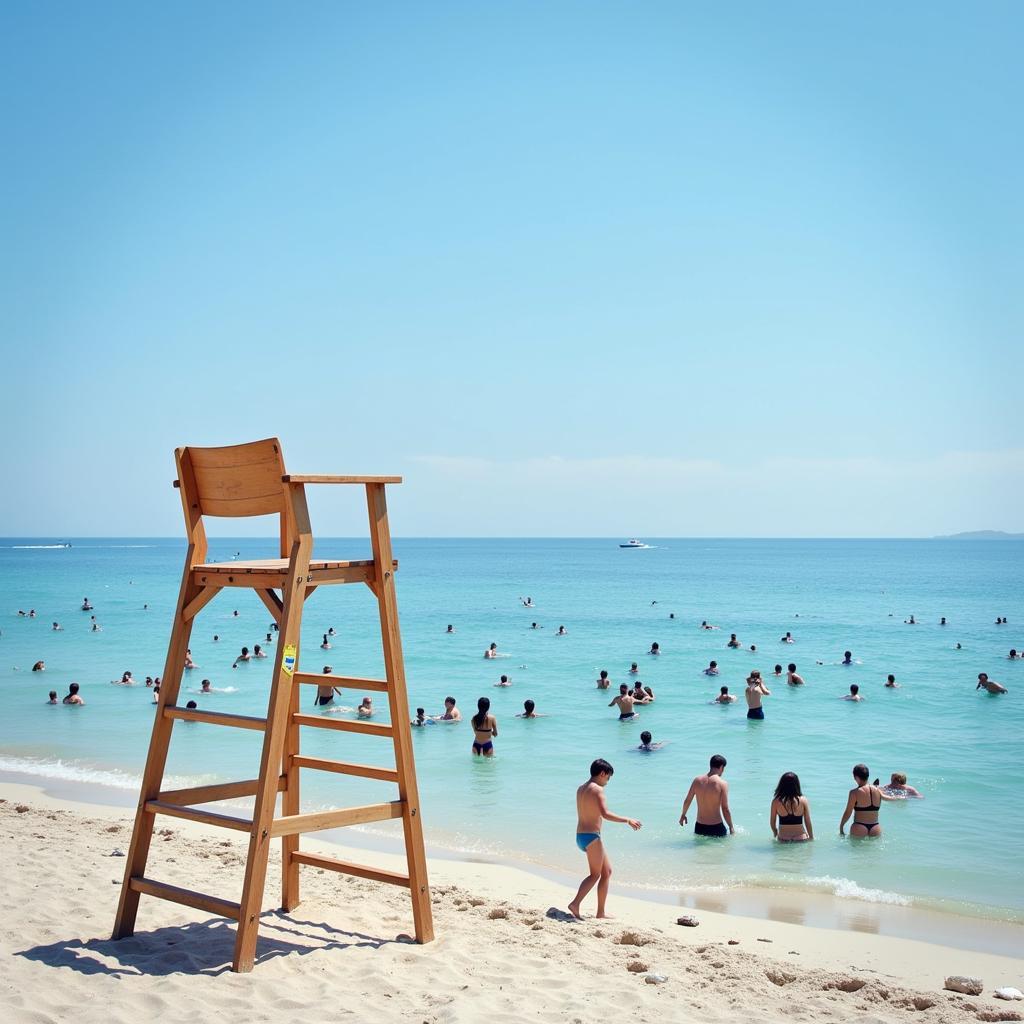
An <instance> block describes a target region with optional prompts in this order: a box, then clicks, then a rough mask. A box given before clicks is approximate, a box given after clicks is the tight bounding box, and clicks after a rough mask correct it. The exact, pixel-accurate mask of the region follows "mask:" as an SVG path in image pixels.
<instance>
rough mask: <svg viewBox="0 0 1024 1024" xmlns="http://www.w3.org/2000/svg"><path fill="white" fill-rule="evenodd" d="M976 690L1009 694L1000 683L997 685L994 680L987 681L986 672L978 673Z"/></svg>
mask: <svg viewBox="0 0 1024 1024" xmlns="http://www.w3.org/2000/svg"><path fill="white" fill-rule="evenodd" d="M975 689H976V690H988V692H989V693H995V694H999V693H1009V691H1008V690H1007V689H1006V687H1005V686H1003V684H1002V683H997V682H996V681H995V680H994V679H989V677H988V673H987V672H979V673H978V685H977V686H976V687H975Z"/></svg>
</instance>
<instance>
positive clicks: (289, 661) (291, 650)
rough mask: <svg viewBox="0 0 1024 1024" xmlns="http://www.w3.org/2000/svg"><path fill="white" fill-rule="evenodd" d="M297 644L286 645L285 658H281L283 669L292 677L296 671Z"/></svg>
mask: <svg viewBox="0 0 1024 1024" xmlns="http://www.w3.org/2000/svg"><path fill="white" fill-rule="evenodd" d="M295 654H296V651H295V644H285V645H284V656H283V657H282V658H281V668H282V669H283V670H284V671H285V672H287V673H288V675H291V674H292V673H293V672H294V671H295Z"/></svg>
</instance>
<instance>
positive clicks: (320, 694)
mask: <svg viewBox="0 0 1024 1024" xmlns="http://www.w3.org/2000/svg"><path fill="white" fill-rule="evenodd" d="M333 671H334V669H332V668H331V666H330V665H324V671H323V674H324V675H325V676H329V675H330V674H331V673H332V672H333ZM335 694H337V695H338V696H339V697H340V696H341V690H339V689H338V688H337V687H336V686H331V685H330V684H329V683H321V684H319V685H318V686H317V688H316V697H315V698H314V700H313V703H314V704H315V705H316V706H317V707H318V708H319V707H324V706H325V705H327V704H333V703H334V695H335Z"/></svg>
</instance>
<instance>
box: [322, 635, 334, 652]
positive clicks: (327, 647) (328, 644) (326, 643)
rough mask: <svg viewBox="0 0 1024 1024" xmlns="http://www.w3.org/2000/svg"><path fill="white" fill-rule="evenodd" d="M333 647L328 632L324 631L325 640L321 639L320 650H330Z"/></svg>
mask: <svg viewBox="0 0 1024 1024" xmlns="http://www.w3.org/2000/svg"><path fill="white" fill-rule="evenodd" d="M330 649H331V642H330V641H329V640H328V639H327V634H326V633H324V638H323V640H321V641H320V650H321V651H329V650H330Z"/></svg>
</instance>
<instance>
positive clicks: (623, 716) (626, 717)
mask: <svg viewBox="0 0 1024 1024" xmlns="http://www.w3.org/2000/svg"><path fill="white" fill-rule="evenodd" d="M636 703H638V701H637V699H636V698H635V697H634V696H632V694H630V692H629V687H628V686H627V685H626V684H625V683H620V684H619V695H618V696H617V697H613V698H612V700H611V703H609V705H608V707H610V708H611V707H617V708H618V709H619V721H620V722H628V721H632V720H633V719H634V718H636V717H637V713H636V712H635V711H634V710H633V705H634V704H636ZM639 703H646V701H641V702H639Z"/></svg>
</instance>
